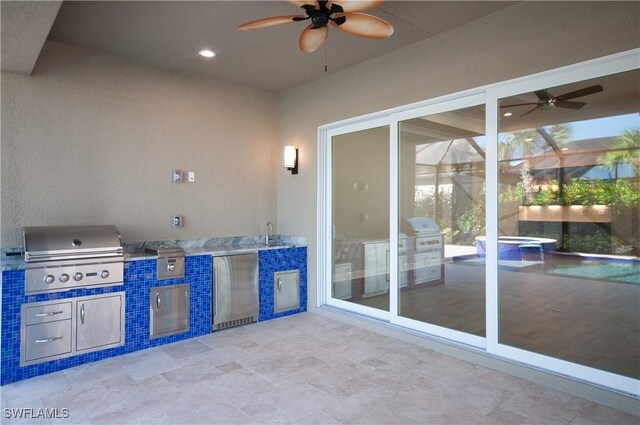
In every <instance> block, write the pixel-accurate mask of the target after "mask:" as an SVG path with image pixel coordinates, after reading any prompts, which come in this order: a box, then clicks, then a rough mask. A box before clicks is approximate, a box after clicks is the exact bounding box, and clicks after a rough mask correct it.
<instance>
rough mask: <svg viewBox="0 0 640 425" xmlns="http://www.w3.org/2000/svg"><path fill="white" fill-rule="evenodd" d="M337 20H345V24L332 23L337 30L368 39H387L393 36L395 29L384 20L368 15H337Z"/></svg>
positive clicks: (355, 13)
mask: <svg viewBox="0 0 640 425" xmlns="http://www.w3.org/2000/svg"><path fill="white" fill-rule="evenodd" d="M334 17H335V18H336V19H339V18H342V17H344V18H345V21H344V23H342V24H336V23H335V22H333V21H331V23H332V24H333V26H335V27H336V28H338V29H340V30H342V31H344V32H348V33H349V34H353V35H359V36H360V37H367V38H387V37H390V36H391V34H393V27H392V26H391V24H390V23H389V22H387V21H385V20H384V19H381V18H378V17H376V16H372V15H368V14H366V13H357V12H354V13H337V14H336V15H335V16H334Z"/></svg>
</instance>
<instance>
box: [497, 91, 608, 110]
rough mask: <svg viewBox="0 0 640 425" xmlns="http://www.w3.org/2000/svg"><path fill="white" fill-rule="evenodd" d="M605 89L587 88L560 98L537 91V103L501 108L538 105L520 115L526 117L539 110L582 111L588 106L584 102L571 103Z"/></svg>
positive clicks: (562, 95)
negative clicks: (573, 100)
mask: <svg viewBox="0 0 640 425" xmlns="http://www.w3.org/2000/svg"><path fill="white" fill-rule="evenodd" d="M603 90H604V89H603V88H602V86H601V85H595V86H590V87H585V88H583V89H580V90H575V91H572V92H569V93H565V94H561V95H560V96H553V95H552V94H551V93H549V92H548V91H546V90H538V91H535V92H534V93H535V95H536V96H537V97H538V101H537V102H528V103H517V104H515V105H504V106H500V107H501V108H512V107H516V106H525V105H536V106H534V107H533V109H530V110H528V111H527V112H525V113H524V114H522V115H520V116H521V117H524V116H525V115H527V114H530V113H532V112H533V111H536V110H538V109H540V110H543V111H544V110H547V109H551V108H566V109H580V108H582V107H583V106H585V105H586V103H584V102H569V100H571V99H577V98H579V97H584V96H588V95H590V94H595V93H600V92H601V91H603Z"/></svg>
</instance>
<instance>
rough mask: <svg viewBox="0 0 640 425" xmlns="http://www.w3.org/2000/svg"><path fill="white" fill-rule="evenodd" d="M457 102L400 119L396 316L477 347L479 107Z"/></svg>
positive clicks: (481, 278)
mask: <svg viewBox="0 0 640 425" xmlns="http://www.w3.org/2000/svg"><path fill="white" fill-rule="evenodd" d="M480 100H482V99H481V98H477V97H476V98H470V99H466V100H464V101H462V104H473V103H474V102H478V101H480ZM460 104H461V102H459V101H458V102H452V103H444V104H441V105H438V107H437V109H436V112H434V113H427V114H419V115H418V116H413V117H410V118H406V119H402V120H400V121H399V122H398V142H399V150H398V164H399V165H398V199H399V202H398V207H399V208H398V211H399V216H398V230H399V233H398V251H397V262H398V279H397V280H398V283H399V285H398V288H397V290H398V316H399V317H400V318H406V319H411V320H412V321H415V322H414V323H409V324H411V325H413V326H414V327H416V328H422V329H424V330H427V331H430V332H432V333H437V334H440V335H442V336H447V337H450V338H454V339H458V340H461V341H463V342H467V343H470V344H474V345H483V341H482V338H484V336H485V335H486V330H485V262H484V259H483V258H482V257H479V256H478V255H477V254H478V246H482V244H483V238H484V235H485V215H486V211H485V156H486V155H485V144H486V143H485V142H486V141H485V136H484V134H485V118H484V116H485V113H484V108H483V107H481V105H480V104H475V105H473V106H468V107H459V105H460ZM427 111H428V109H427ZM418 112H423V111H418ZM429 325H431V326H429ZM438 328H442V329H438ZM449 330H451V331H457V332H459V334H456V333H455V332H448V331H449ZM463 334H466V335H463ZM470 336H475V337H476V338H473V337H470ZM478 337H479V338H478Z"/></svg>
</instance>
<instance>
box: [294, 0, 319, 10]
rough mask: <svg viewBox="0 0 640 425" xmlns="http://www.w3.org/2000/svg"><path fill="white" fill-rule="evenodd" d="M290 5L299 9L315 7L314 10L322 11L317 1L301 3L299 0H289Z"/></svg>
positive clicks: (310, 0)
mask: <svg viewBox="0 0 640 425" xmlns="http://www.w3.org/2000/svg"><path fill="white" fill-rule="evenodd" d="M287 1H288V2H289V3H291V4H292V5H294V6H298V7H303V6H306V5H309V6H313V7H314V9H316V10H318V9H320V5H319V4H318V2H317V1H316V0H309V1H299V0H287Z"/></svg>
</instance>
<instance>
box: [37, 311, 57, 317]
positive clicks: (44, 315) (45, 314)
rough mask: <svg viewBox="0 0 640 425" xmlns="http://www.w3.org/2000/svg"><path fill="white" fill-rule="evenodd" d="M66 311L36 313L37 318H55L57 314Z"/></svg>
mask: <svg viewBox="0 0 640 425" xmlns="http://www.w3.org/2000/svg"><path fill="white" fill-rule="evenodd" d="M62 313H64V311H62V310H60V311H50V312H48V313H36V317H47V316H55V315H56V314H62Z"/></svg>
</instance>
